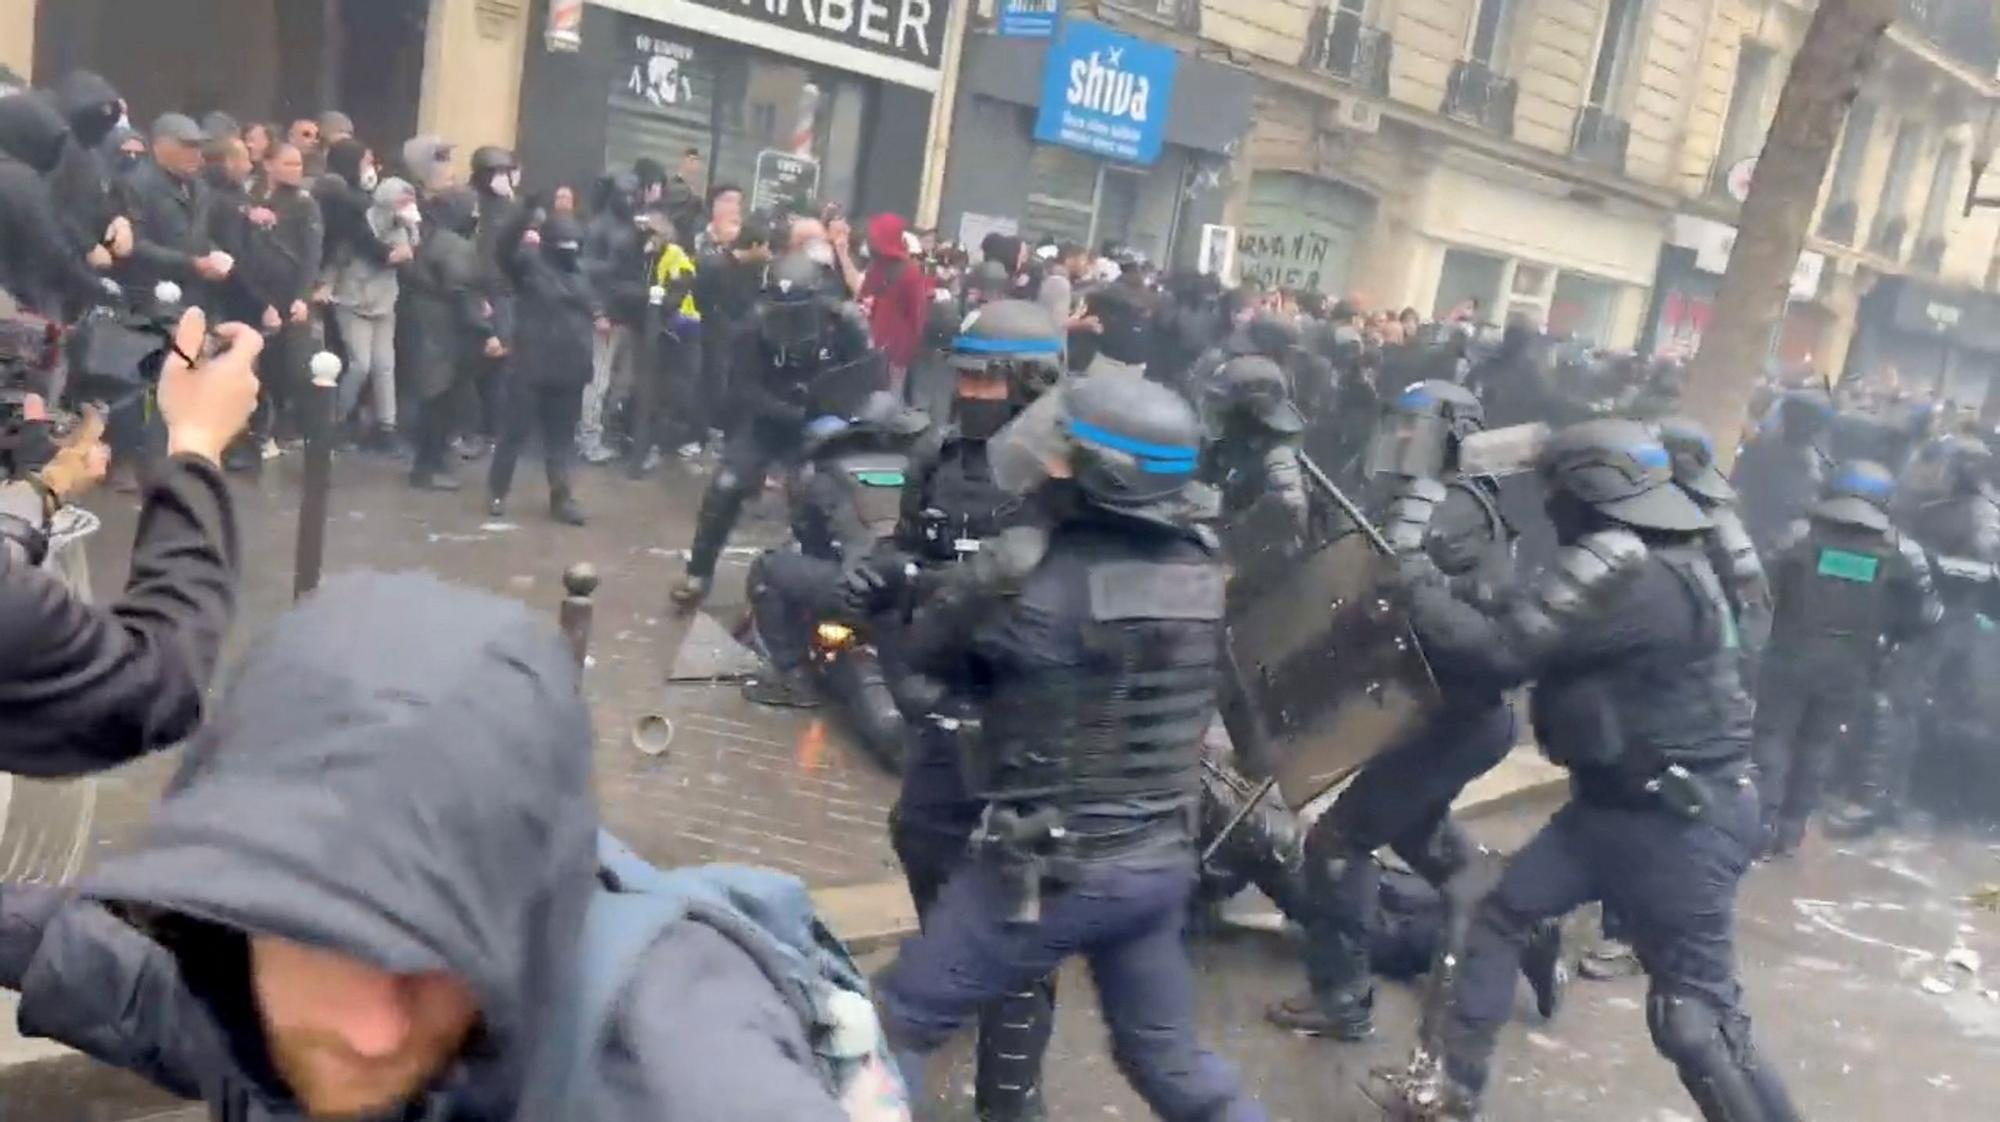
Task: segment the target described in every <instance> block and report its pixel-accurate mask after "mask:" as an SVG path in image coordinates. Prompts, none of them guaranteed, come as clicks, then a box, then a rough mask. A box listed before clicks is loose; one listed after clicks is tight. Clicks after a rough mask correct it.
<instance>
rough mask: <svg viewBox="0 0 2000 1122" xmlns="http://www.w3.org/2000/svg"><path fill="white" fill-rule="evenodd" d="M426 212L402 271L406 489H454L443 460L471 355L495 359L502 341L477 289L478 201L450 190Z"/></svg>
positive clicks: (463, 192) (470, 370) (469, 373)
mask: <svg viewBox="0 0 2000 1122" xmlns="http://www.w3.org/2000/svg"><path fill="white" fill-rule="evenodd" d="M426 213H427V218H428V226H429V229H428V232H427V233H426V234H425V235H424V240H423V244H422V245H421V246H419V247H418V249H417V259H416V262H415V264H414V265H412V266H411V268H410V269H409V270H408V271H407V272H405V273H404V274H403V293H404V295H405V297H406V298H407V300H408V305H409V310H410V314H409V322H408V326H409V332H410V334H409V340H410V346H409V350H408V353H407V354H406V355H405V356H404V363H403V366H404V370H405V372H406V374H407V380H408V383H409V386H410V391H411V398H412V400H414V401H415V402H416V403H417V423H416V426H415V432H414V435H415V438H416V459H415V461H414V462H413V463H412V464H411V466H410V486H412V487H415V488H418V489H420V490H429V491H456V490H458V480H457V479H455V478H453V476H452V474H451V468H450V466H449V464H448V462H447V461H448V458H449V457H448V453H449V452H450V448H451V429H452V424H453V421H454V418H455V416H456V412H457V406H458V397H459V394H460V392H461V386H462V383H463V381H464V380H465V379H467V378H469V377H472V376H474V375H476V373H477V371H476V368H475V367H474V365H473V363H474V362H475V361H476V360H477V358H478V357H480V356H494V355H497V354H498V352H499V346H500V343H499V340H498V339H497V338H495V337H494V334H493V324H492V320H491V318H490V317H489V316H488V315H487V314H486V300H485V298H484V297H482V296H481V295H480V292H479V250H478V248H477V247H476V246H475V245H474V244H473V242H472V238H473V234H474V232H475V230H476V228H477V226H478V221H479V201H478V199H477V197H476V196H474V195H473V193H472V192H471V191H469V190H467V189H465V188H462V187H454V188H451V189H449V190H446V191H444V192H441V193H440V194H438V195H437V196H436V197H435V198H433V199H432V200H431V201H430V205H429V207H428V208H426Z"/></svg>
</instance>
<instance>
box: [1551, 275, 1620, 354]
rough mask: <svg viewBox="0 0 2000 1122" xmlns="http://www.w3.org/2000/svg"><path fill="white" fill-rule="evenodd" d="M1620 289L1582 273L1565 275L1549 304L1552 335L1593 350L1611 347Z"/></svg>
mask: <svg viewBox="0 0 2000 1122" xmlns="http://www.w3.org/2000/svg"><path fill="white" fill-rule="evenodd" d="M1617 307H1618V285H1617V284H1616V283H1615V282H1613V281H1608V280H1599V279H1598V278H1596V277H1592V276H1588V275H1585V274H1583V273H1562V274H1560V275H1559V276H1557V277H1556V290H1555V295H1554V297H1553V298H1552V299H1551V300H1550V302H1549V332H1550V334H1553V335H1566V336H1568V337H1570V338H1572V339H1577V340H1581V341H1584V342H1588V343H1590V344H1592V345H1594V346H1599V347H1605V346H1610V345H1611V331H1612V327H1613V319H1614V317H1615V315H1616V312H1617Z"/></svg>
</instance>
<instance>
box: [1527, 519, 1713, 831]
mask: <svg viewBox="0 0 2000 1122" xmlns="http://www.w3.org/2000/svg"><path fill="white" fill-rule="evenodd" d="M1649 563H1650V564H1658V565H1661V566H1664V567H1665V569H1666V570H1667V572H1669V573H1670V574H1672V576H1673V578H1674V579H1673V582H1672V586H1673V587H1674V589H1675V590H1676V591H1677V592H1678V593H1679V594H1680V600H1681V603H1680V605H1678V606H1680V607H1682V608H1684V610H1685V611H1687V612H1688V613H1689V614H1690V615H1691V616H1692V617H1693V626H1692V627H1691V628H1690V630H1689V638H1688V639H1687V641H1685V642H1682V643H1676V644H1672V645H1667V646H1662V647H1660V648H1659V649H1656V650H1649V651H1645V652H1643V653H1641V654H1639V655H1638V656H1637V657H1634V658H1629V659H1623V660H1620V661H1619V662H1617V663H1615V664H1613V665H1608V666H1604V667H1602V668H1601V669H1599V670H1597V671H1594V672H1591V673H1585V674H1581V675H1578V676H1577V677H1575V678H1571V679H1568V680H1565V681H1561V682H1544V683H1542V684H1541V685H1539V686H1538V687H1537V688H1536V690H1535V695H1534V699H1533V706H1532V716H1533V721H1534V727H1535V734H1536V739H1537V741H1538V742H1539V743H1540V744H1541V745H1542V748H1543V750H1544V751H1545V752H1547V753H1548V756H1549V758H1550V759H1551V760H1554V761H1555V762H1556V763H1558V764H1561V765H1563V766H1565V767H1572V768H1577V769H1579V779H1580V780H1581V781H1584V782H1585V784H1586V786H1588V785H1589V780H1590V779H1591V778H1592V777H1591V776H1588V775H1585V774H1583V773H1584V772H1585V771H1586V770H1595V771H1597V772H1599V773H1601V774H1600V776H1599V777H1598V778H1603V777H1604V776H1610V777H1612V785H1613V786H1614V787H1622V789H1623V790H1624V791H1625V792H1626V793H1628V794H1631V793H1636V786H1635V783H1634V781H1637V782H1643V781H1644V780H1645V779H1648V778H1651V777H1652V776H1653V775H1656V774H1657V773H1658V772H1659V771H1661V770H1662V769H1664V768H1667V767H1671V766H1674V765H1679V766H1681V767H1685V768H1687V769H1689V770H1690V771H1704V770H1709V769H1711V768H1713V767H1715V766H1716V765H1718V764H1722V763H1726V762H1730V761H1734V760H1738V759H1741V758H1743V757H1744V756H1745V755H1746V754H1747V753H1748V751H1749V736H1750V727H1749V723H1750V710H1749V704H1748V699H1747V698H1746V697H1745V696H1744V694H1743V690H1742V685H1741V682H1740V680H1739V678H1738V676H1737V661H1738V659H1737V651H1736V635H1735V626H1734V624H1733V623H1732V622H1731V617H1730V611H1729V605H1728V604H1727V603H1726V602H1725V600H1724V598H1723V594H1722V587H1721V585H1720V583H1719V582H1718V581H1717V580H1716V577H1715V573H1714V571H1713V570H1712V569H1710V568H1709V565H1708V561H1707V560H1706V559H1705V558H1704V557H1702V556H1701V554H1700V553H1699V552H1698V551H1694V550H1683V549H1660V550H1654V551H1653V552H1652V557H1651V559H1650V561H1649Z"/></svg>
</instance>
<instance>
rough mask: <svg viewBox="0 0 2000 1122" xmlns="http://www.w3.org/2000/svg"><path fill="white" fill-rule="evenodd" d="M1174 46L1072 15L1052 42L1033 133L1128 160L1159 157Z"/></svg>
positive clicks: (1146, 161)
mask: <svg viewBox="0 0 2000 1122" xmlns="http://www.w3.org/2000/svg"><path fill="white" fill-rule="evenodd" d="M1179 61H1180V60H1179V56H1178V55H1176V54H1175V53H1174V50H1173V48H1171V47H1163V46H1161V45H1159V44H1158V43H1148V42H1146V41H1145V40H1144V39H1135V38H1133V37H1132V36H1130V35H1121V34H1119V33H1118V32H1116V31H1113V30H1111V29H1110V28H1108V27H1105V26H1103V25H1102V24H1096V23H1087V22H1084V21H1081V20H1071V21H1069V22H1068V23H1065V24H1064V25H1063V28H1062V33H1061V37H1060V38H1058V39H1057V40H1056V41H1055V43H1054V44H1053V45H1051V46H1050V47H1049V55H1048V63H1047V68H1046V69H1045V70H1044V71H1043V73H1042V106H1041V113H1040V115H1039V116H1038V117H1037V118H1036V119H1035V139H1036V140H1039V141H1043V142H1044V143H1048V144H1061V145H1064V146H1066V147H1070V148H1076V149H1080V150H1082V151H1085V152H1089V153H1091V154H1093V155H1098V156H1103V157H1105V158H1107V159H1112V160H1117V161H1120V162H1121V163H1128V164H1150V163H1153V162H1154V161H1155V160H1158V159H1159V158H1160V144H1161V140H1162V138H1163V136H1164V135H1165V133H1166V124H1167V121H1166V118H1167V104H1168V102H1169V100H1170V99H1171V97H1172V95H1173V88H1174V68H1175V67H1176V66H1177V65H1178V64H1179Z"/></svg>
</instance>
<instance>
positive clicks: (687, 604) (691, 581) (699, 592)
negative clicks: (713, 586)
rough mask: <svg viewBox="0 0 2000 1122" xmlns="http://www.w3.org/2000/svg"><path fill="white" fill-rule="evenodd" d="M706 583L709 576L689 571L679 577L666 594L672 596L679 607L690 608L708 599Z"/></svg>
mask: <svg viewBox="0 0 2000 1122" xmlns="http://www.w3.org/2000/svg"><path fill="white" fill-rule="evenodd" d="M708 584H709V578H707V577H698V576H695V575H694V574H693V573H689V574H687V575H686V576H684V577H682V578H681V582H680V583H679V584H677V585H675V586H674V590H673V591H672V592H671V593H669V594H668V595H670V596H672V597H673V601H674V603H676V604H679V605H680V606H681V607H683V608H692V607H694V606H695V605H696V604H699V603H701V602H702V601H703V600H706V599H708Z"/></svg>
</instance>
